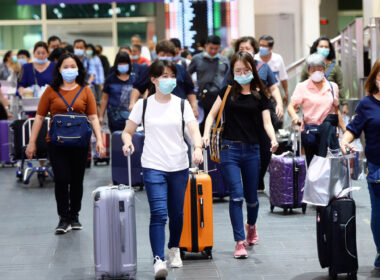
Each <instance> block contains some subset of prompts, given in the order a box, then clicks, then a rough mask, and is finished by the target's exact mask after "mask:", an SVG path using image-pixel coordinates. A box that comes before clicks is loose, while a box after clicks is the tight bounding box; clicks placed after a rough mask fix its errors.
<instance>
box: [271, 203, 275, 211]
mask: <svg viewBox="0 0 380 280" xmlns="http://www.w3.org/2000/svg"><path fill="white" fill-rule="evenodd" d="M273 210H274V205H273V204H272V203H271V204H270V211H271V212H272V213H273Z"/></svg>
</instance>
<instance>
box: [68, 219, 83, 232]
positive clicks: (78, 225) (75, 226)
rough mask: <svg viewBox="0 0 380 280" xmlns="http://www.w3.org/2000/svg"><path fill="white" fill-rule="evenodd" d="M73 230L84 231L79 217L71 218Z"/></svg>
mask: <svg viewBox="0 0 380 280" xmlns="http://www.w3.org/2000/svg"><path fill="white" fill-rule="evenodd" d="M71 228H72V229H73V230H81V229H83V227H82V224H81V223H80V222H79V218H78V216H74V217H72V218H71Z"/></svg>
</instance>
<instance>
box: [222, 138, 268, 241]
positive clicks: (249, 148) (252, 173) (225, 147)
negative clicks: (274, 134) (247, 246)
mask: <svg viewBox="0 0 380 280" xmlns="http://www.w3.org/2000/svg"><path fill="white" fill-rule="evenodd" d="M220 162H221V166H222V173H223V179H224V184H225V185H226V186H229V188H230V219H231V224H232V228H233V232H234V239H235V241H241V240H244V239H245V233H244V221H243V201H244V200H245V202H246V204H247V214H248V219H247V221H248V224H249V225H255V224H256V220H257V215H258V212H259V200H258V199H257V186H258V182H259V173H260V146H259V145H250V144H244V143H240V142H233V141H229V140H223V142H222V151H221V155H220Z"/></svg>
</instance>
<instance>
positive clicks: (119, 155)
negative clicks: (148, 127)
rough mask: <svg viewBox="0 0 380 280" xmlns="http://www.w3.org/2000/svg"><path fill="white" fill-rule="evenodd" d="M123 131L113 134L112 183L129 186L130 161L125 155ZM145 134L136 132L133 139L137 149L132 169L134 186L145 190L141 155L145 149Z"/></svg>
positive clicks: (133, 155)
mask: <svg viewBox="0 0 380 280" xmlns="http://www.w3.org/2000/svg"><path fill="white" fill-rule="evenodd" d="M121 134H122V131H115V132H114V133H112V140H111V141H112V155H111V164H112V181H113V183H114V185H118V184H125V185H128V184H129V179H128V176H127V175H128V173H127V168H128V161H127V158H126V157H125V156H124V154H123V150H122V147H123V141H122V139H121ZM144 140H145V134H144V132H143V131H136V133H135V134H134V135H133V137H132V143H133V146H134V147H135V151H134V153H133V154H132V156H131V165H132V166H131V169H132V186H140V189H142V188H143V186H144V183H143V177H142V167H141V155H142V152H143V147H144Z"/></svg>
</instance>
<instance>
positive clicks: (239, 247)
mask: <svg viewBox="0 0 380 280" xmlns="http://www.w3.org/2000/svg"><path fill="white" fill-rule="evenodd" d="M245 246H246V245H245V243H244V241H238V242H237V243H236V247H235V253H234V257H235V259H246V258H248V253H247V250H246V249H245Z"/></svg>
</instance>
